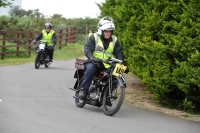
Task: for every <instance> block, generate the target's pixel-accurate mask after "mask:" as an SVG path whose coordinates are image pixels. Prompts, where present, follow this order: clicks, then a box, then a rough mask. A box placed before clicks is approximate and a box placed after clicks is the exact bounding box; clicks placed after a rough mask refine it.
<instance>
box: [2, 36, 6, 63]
mask: <svg viewBox="0 0 200 133" xmlns="http://www.w3.org/2000/svg"><path fill="white" fill-rule="evenodd" d="M5 44H6V33H3V45H2V46H3V47H2V55H1V59H2V60H4V56H5V52H6V50H5V49H6V48H5Z"/></svg>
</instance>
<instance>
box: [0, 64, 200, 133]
mask: <svg viewBox="0 0 200 133" xmlns="http://www.w3.org/2000/svg"><path fill="white" fill-rule="evenodd" d="M74 61H75V60H69V61H54V62H53V64H51V66H50V67H49V68H45V67H44V66H41V67H40V69H35V68H34V64H33V63H29V64H23V65H13V66H1V67H0V133H200V122H194V121H189V120H184V119H181V118H177V117H172V116H169V115H166V114H163V113H159V112H153V111H148V110H145V109H140V108H136V107H132V106H129V105H125V104H123V105H122V107H121V109H120V110H119V112H118V113H117V114H115V115H114V116H112V117H110V116H106V115H104V113H103V110H102V108H98V107H94V106H91V105H86V106H85V107H83V108H78V107H76V105H75V102H74V98H72V97H73V95H74V92H73V91H72V90H70V89H68V88H69V87H73V85H74V82H75V79H74V78H73V75H74V71H75V68H74Z"/></svg>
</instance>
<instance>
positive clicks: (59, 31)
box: [59, 29, 63, 49]
mask: <svg viewBox="0 0 200 133" xmlns="http://www.w3.org/2000/svg"><path fill="white" fill-rule="evenodd" d="M62 31H63V29H60V31H59V33H60V41H59V49H61V47H62V46H61V43H62Z"/></svg>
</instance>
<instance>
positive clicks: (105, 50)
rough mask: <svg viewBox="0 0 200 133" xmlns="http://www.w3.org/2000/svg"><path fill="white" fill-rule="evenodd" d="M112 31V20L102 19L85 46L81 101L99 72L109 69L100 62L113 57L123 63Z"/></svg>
mask: <svg viewBox="0 0 200 133" xmlns="http://www.w3.org/2000/svg"><path fill="white" fill-rule="evenodd" d="M114 29H115V24H114V22H113V19H112V18H111V17H108V16H106V17H103V18H102V19H101V20H100V21H99V23H98V32H96V33H94V34H92V35H91V36H90V37H89V38H88V40H87V42H86V44H85V47H84V53H85V56H86V57H87V60H86V61H85V62H84V65H85V69H86V70H85V74H84V80H83V83H82V86H81V87H82V90H83V91H82V92H81V93H80V94H79V99H81V100H84V99H85V98H86V96H87V93H88V89H89V86H90V84H91V82H92V79H93V77H94V76H95V75H96V74H97V73H98V72H99V71H102V70H105V71H106V70H108V68H109V66H108V65H106V64H104V63H102V61H101V60H106V59H108V58H109V57H112V56H114V57H115V58H117V59H120V60H122V61H124V56H123V53H122V49H121V47H120V44H119V42H118V40H117V37H116V36H115V35H114ZM127 72H128V71H126V73H127ZM108 105H109V103H108Z"/></svg>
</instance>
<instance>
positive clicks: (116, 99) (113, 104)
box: [103, 79, 125, 116]
mask: <svg viewBox="0 0 200 133" xmlns="http://www.w3.org/2000/svg"><path fill="white" fill-rule="evenodd" d="M124 95H125V88H124V87H121V86H120V83H119V81H118V80H117V79H116V80H113V82H112V89H111V95H109V86H107V87H106V90H105V93H104V95H103V111H104V114H105V115H108V116H112V115H114V114H116V113H117V112H118V110H119V109H120V108H121V106H122V103H123V101H124Z"/></svg>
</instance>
